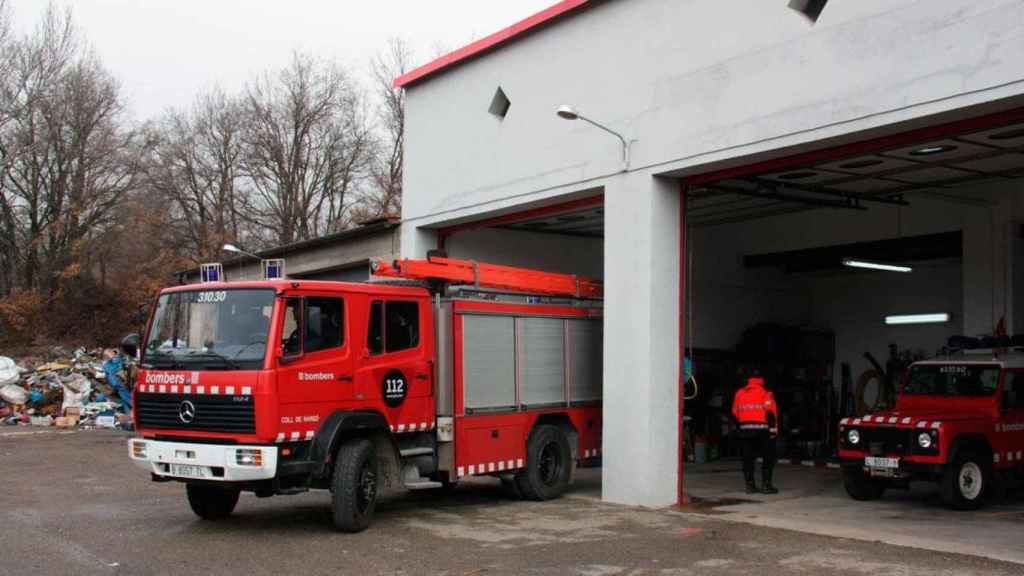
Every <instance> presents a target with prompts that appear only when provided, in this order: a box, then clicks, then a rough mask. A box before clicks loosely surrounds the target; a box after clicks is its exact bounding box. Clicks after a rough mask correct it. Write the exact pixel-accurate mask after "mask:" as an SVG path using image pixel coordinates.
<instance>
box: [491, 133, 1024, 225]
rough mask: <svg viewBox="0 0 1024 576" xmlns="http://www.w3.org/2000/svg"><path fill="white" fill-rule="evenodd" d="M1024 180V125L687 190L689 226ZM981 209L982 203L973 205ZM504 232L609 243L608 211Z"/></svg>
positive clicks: (549, 217)
mask: <svg viewBox="0 0 1024 576" xmlns="http://www.w3.org/2000/svg"><path fill="white" fill-rule="evenodd" d="M1022 177H1024V122H1017V123H1010V124H1006V125H1002V126H999V127H994V128H993V127H989V128H986V129H984V130H977V131H974V132H965V133H962V134H957V135H952V136H944V137H942V138H937V139H931V140H922V141H920V142H916V143H913V144H911V145H907V144H901V145H899V146H896V147H893V148H888V149H879V150H873V151H871V152H869V153H858V154H854V155H851V156H849V157H846V158H838V159H837V158H834V157H833V158H830V159H829V160H827V161H822V162H820V163H810V164H805V165H801V166H799V167H795V168H788V169H785V170H779V171H774V172H762V173H755V174H748V175H744V176H742V177H737V178H731V179H725V180H720V181H717V182H713V183H709V184H701V185H700V186H699V187H694V188H691V189H690V192H689V195H688V204H687V217H688V220H689V223H690V224H691V225H692V226H714V225H721V224H730V223H734V222H743V221H746V220H753V219H758V218H766V217H770V216H777V215H781V214H789V213H793V212H801V211H805V210H814V209H821V208H833V209H846V210H868V209H869V208H870V207H871V206H872V205H876V206H877V205H883V204H889V205H909V204H910V202H909V200H908V197H909V196H910V195H911V194H914V195H920V196H929V195H930V196H938V197H945V198H953V199H954V200H960V201H964V202H970V201H971V200H970V199H968V198H963V197H958V195H957V192H961V193H962V192H963V185H964V184H968V183H972V182H979V181H986V180H1000V179H1017V178H1022ZM974 201H975V202H977V200H974ZM498 227H500V228H505V229H510V230H524V231H529V232H541V233H551V234H564V235H570V236H583V237H592V238H600V237H603V236H604V206H603V205H594V206H587V207H582V208H576V209H571V210H567V211H565V212H560V213H557V214H545V215H540V216H532V217H531V216H527V217H524V219H522V220H518V221H511V222H507V221H506V222H502V223H501V224H500V225H498Z"/></svg>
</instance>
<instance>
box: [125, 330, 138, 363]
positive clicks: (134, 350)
mask: <svg viewBox="0 0 1024 576" xmlns="http://www.w3.org/2000/svg"><path fill="white" fill-rule="evenodd" d="M121 352H123V353H124V354H125V355H126V356H131V357H132V358H138V357H139V335H138V334H129V335H127V336H125V337H124V338H122V339H121Z"/></svg>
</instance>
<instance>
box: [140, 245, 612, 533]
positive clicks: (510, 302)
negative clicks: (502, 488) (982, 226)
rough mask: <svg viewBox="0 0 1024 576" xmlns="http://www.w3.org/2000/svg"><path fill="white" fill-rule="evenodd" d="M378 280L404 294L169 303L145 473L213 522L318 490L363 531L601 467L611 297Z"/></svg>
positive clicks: (317, 285) (497, 270)
mask: <svg viewBox="0 0 1024 576" xmlns="http://www.w3.org/2000/svg"><path fill="white" fill-rule="evenodd" d="M373 269H374V273H375V275H377V276H381V277H385V278H392V279H393V280H391V281H390V283H387V282H386V281H385V282H371V283H343V282H317V281H303V280H287V279H283V280H269V281H256V282H233V283H224V282H207V283H202V284H195V285H189V286H179V287H174V288H168V289H166V290H164V291H162V292H161V294H160V296H159V299H158V301H157V304H156V306H155V309H154V311H153V313H152V315H151V318H150V321H149V325H148V329H147V334H146V337H145V338H144V339H143V342H142V346H141V365H140V371H139V376H138V384H137V386H136V389H135V425H136V428H137V430H138V435H137V437H136V438H133V439H132V440H131V441H130V445H129V452H130V455H131V458H132V460H133V461H134V462H135V463H137V464H138V465H140V466H141V467H142V468H144V469H145V470H147V471H149V472H150V473H151V475H152V479H153V480H154V481H158V482H168V481H176V482H181V483H184V484H185V487H186V492H187V496H188V501H189V504H190V505H191V507H192V510H193V511H194V512H195V513H196V514H197V515H199V516H200V517H202V518H204V519H209V520H215V519H219V518H223V517H226V516H228V515H230V514H231V512H232V511H233V510H234V508H235V505H236V503H237V501H238V497H239V493H240V492H242V491H251V492H254V493H255V494H256V495H257V496H260V497H266V496H271V495H281V494H296V493H299V492H304V491H306V490H309V489H318V488H319V489H329V490H330V491H331V492H332V511H333V519H334V524H335V526H336V527H337V528H338V529H339V530H342V531H360V530H363V529H365V528H366V527H367V526H368V525H369V523H370V520H371V518H372V516H373V512H374V506H375V503H376V500H377V495H378V492H379V491H380V490H382V489H385V488H391V487H402V486H404V487H405V488H408V489H413V490H416V489H425V488H438V487H442V486H450V485H452V484H454V483H456V482H458V481H459V480H460V479H462V478H466V477H470V476H481V475H487V476H496V477H499V478H501V479H502V480H503V481H504V482H506V483H507V484H508V485H509V486H510V487H511V488H512V489H513V490H514V491H516V492H518V493H519V494H520V495H521V496H522V497H524V498H529V499H534V500H546V499H549V498H555V497H557V496H559V495H560V494H562V492H563V491H564V490H565V489H566V487H567V486H568V485H569V484H570V483H571V481H572V479H573V475H574V471H575V468H576V466H577V464H578V463H581V462H583V463H591V462H594V461H595V460H596V459H597V458H598V457H599V456H600V454H601V378H602V370H601V363H602V319H601V318H602V311H601V302H600V298H601V295H602V293H601V286H600V285H599V284H597V283H596V282H593V281H590V280H587V279H585V278H580V277H576V276H571V275H563V274H551V273H544V272H538V271H532V270H524V269H518V268H510V267H503V266H493V265H487V264H478V263H475V262H466V261H459V260H452V259H447V258H443V257H432V258H429V259H427V260H402V261H397V262H395V263H393V264H388V263H384V262H374V263H373ZM396 284H404V285H396Z"/></svg>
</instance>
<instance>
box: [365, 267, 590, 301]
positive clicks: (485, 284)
mask: <svg viewBox="0 0 1024 576" xmlns="http://www.w3.org/2000/svg"><path fill="white" fill-rule="evenodd" d="M371 270H372V272H373V274H374V275H376V276H384V277H390V278H404V279H407V280H427V281H431V280H433V281H443V282H447V283H450V284H461V285H468V286H474V287H477V288H492V289H497V290H512V291H515V292H524V293H528V294H543V295H546V296H567V297H571V298H594V299H597V298H602V297H603V296H604V288H603V286H602V285H601V283H600V282H598V281H597V280H592V279H590V278H585V277H582V276H577V275H575V274H557V273H554V272H541V271H539V270H531V269H529V268H514V267H512V266H498V265H496V264H484V263H480V262H475V261H473V260H456V259H454V258H439V257H432V258H428V259H426V260H395V261H394V263H391V264H388V263H387V262H385V261H383V260H374V261H373V262H372V263H371Z"/></svg>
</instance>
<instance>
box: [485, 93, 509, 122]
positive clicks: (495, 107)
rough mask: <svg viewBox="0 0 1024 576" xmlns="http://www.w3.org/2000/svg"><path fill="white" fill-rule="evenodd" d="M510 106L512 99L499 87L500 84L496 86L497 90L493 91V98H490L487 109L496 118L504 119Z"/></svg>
mask: <svg viewBox="0 0 1024 576" xmlns="http://www.w3.org/2000/svg"><path fill="white" fill-rule="evenodd" d="M511 106H512V101H511V100H509V99H508V96H506V95H505V91H504V90H502V89H501V86H498V90H497V91H495V92H494V98H491V106H490V108H488V109H487V111H488V112H490V113H491V114H494V115H495V116H497V117H498V118H501V119H504V118H505V115H506V114H508V109H509V108H510V107H511Z"/></svg>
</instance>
